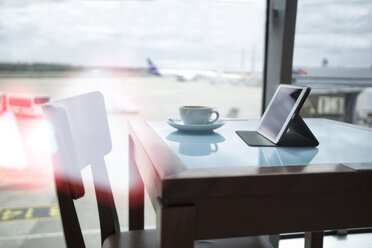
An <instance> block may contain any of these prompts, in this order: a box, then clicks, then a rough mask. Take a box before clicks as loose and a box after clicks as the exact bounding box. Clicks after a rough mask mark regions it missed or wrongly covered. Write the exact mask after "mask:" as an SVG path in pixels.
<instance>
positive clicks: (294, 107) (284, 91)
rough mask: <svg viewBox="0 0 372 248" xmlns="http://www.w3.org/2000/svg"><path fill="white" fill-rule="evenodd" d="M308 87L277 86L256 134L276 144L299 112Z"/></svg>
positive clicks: (308, 91)
mask: <svg viewBox="0 0 372 248" xmlns="http://www.w3.org/2000/svg"><path fill="white" fill-rule="evenodd" d="M310 90H311V89H310V87H306V86H305V87H302V86H292V85H279V87H278V88H277V89H276V91H275V94H274V96H273V98H272V99H271V101H270V103H269V105H268V106H267V108H266V111H265V113H264V114H263V116H262V118H261V120H260V122H259V124H258V127H257V130H256V131H257V132H258V133H259V134H261V135H262V136H264V137H265V138H266V139H268V140H270V141H271V142H272V143H274V144H278V143H279V141H280V140H281V139H282V137H283V136H284V134H285V133H286V131H287V130H288V127H289V123H290V120H291V119H292V118H294V117H295V115H296V114H298V112H299V111H300V109H301V107H302V105H303V103H304V102H305V100H306V98H307V96H308V95H309V93H310Z"/></svg>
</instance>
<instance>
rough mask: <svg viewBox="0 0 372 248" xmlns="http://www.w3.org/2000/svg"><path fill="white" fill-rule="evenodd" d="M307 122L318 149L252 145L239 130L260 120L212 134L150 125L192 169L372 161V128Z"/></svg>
mask: <svg viewBox="0 0 372 248" xmlns="http://www.w3.org/2000/svg"><path fill="white" fill-rule="evenodd" d="M305 122H306V123H307V125H308V126H309V128H310V129H311V130H312V132H313V133H314V135H315V137H316V138H317V139H318V141H319V146H318V147H316V148H302V147H301V148H300V147H252V146H248V145H247V144H246V143H244V141H243V140H242V139H240V137H239V136H238V135H237V134H236V133H235V131H236V130H255V129H256V126H257V124H258V120H245V121H240V120H239V121H235V120H234V121H226V123H225V125H224V126H222V127H221V128H219V129H216V130H215V131H214V132H210V133H186V132H180V131H177V130H176V129H174V128H172V127H171V126H169V125H168V124H167V123H166V121H148V124H149V125H150V126H151V128H152V129H153V130H154V131H155V132H156V133H157V134H158V135H159V137H160V138H161V139H162V140H163V141H164V142H165V144H167V145H168V147H169V148H170V149H171V150H172V151H173V152H174V153H175V155H176V156H177V157H178V158H179V159H180V160H181V161H182V162H183V163H184V164H185V165H186V166H187V167H188V168H189V169H202V168H229V167H244V166H284V165H286V166H287V165H308V164H335V163H364V162H372V142H371V140H372V131H369V130H365V129H360V128H356V127H352V126H348V125H343V124H340V123H337V122H332V121H327V120H325V119H307V120H306V119H305Z"/></svg>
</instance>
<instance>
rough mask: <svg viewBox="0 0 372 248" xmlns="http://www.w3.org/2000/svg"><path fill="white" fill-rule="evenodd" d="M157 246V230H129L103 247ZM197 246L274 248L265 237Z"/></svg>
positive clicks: (205, 242)
mask: <svg viewBox="0 0 372 248" xmlns="http://www.w3.org/2000/svg"><path fill="white" fill-rule="evenodd" d="M119 247H120V248H156V230H155V229H151V230H140V231H129V232H122V233H119V234H114V235H111V236H109V237H107V239H106V240H105V242H104V243H103V248H119ZM194 247H195V248H273V246H272V245H271V243H270V242H269V241H268V240H266V239H265V238H263V237H260V236H257V237H242V238H228V239H210V240H197V241H195V243H194Z"/></svg>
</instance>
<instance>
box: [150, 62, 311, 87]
mask: <svg viewBox="0 0 372 248" xmlns="http://www.w3.org/2000/svg"><path fill="white" fill-rule="evenodd" d="M147 64H148V67H147V72H148V73H149V74H151V75H155V76H159V77H173V78H176V79H177V80H178V81H196V80H199V79H208V80H210V81H211V83H214V84H216V83H217V84H218V83H231V84H240V83H243V84H247V85H252V84H259V83H260V82H261V81H262V73H256V72H254V73H249V74H248V73H238V72H236V73H233V72H224V71H219V70H183V69H159V68H158V67H157V66H156V65H155V64H154V63H153V62H152V60H151V59H150V58H147ZM307 74H308V72H307V71H305V70H304V69H302V68H299V69H293V70H292V75H294V76H305V75H307Z"/></svg>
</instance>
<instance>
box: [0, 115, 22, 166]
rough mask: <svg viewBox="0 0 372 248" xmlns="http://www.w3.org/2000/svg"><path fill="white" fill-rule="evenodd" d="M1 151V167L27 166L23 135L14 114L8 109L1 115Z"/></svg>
mask: <svg viewBox="0 0 372 248" xmlns="http://www.w3.org/2000/svg"><path fill="white" fill-rule="evenodd" d="M0 151H1V153H0V167H3V168H11V169H24V168H26V165H27V160H26V155H25V152H24V148H23V142H22V137H21V134H20V131H19V129H18V125H17V122H16V119H15V117H14V114H13V113H11V112H8V111H7V112H4V113H3V114H2V115H1V116H0Z"/></svg>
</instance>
